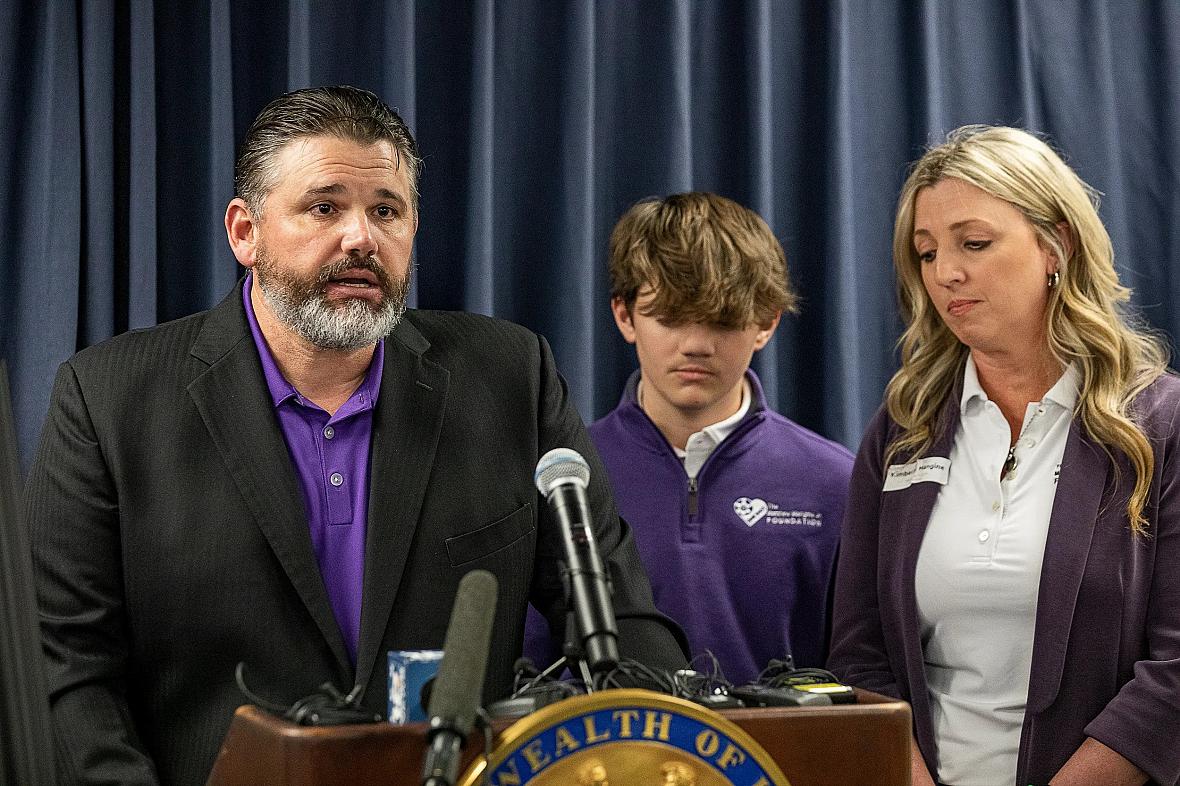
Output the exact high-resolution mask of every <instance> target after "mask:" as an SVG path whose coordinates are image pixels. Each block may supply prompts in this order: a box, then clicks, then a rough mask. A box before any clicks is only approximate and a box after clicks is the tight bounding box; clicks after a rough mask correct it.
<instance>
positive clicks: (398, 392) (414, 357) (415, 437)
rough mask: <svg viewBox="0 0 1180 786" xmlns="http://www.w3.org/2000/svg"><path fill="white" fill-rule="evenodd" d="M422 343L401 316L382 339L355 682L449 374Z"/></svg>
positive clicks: (420, 481)
mask: <svg viewBox="0 0 1180 786" xmlns="http://www.w3.org/2000/svg"><path fill="white" fill-rule="evenodd" d="M429 346H430V343H429V342H428V341H427V340H426V339H425V338H424V337H423V336H422V334H421V333H419V332H418V330H417V329H416V328H415V327H414V326H413V325H411V324H410V323H409V322H407V321H406V320H404V319H403V320H402V322H401V323H400V324H399V325H398V327H397V329H396V330H395V331H394V333H393V335H392V336H391V337H390V338H389V339H388V340H387V341H386V342H385V367H384V370H383V373H382V379H381V393H380V395H379V396H378V398H377V408H376V411H375V412H374V413H373V437H372V446H371V448H370V454H369V455H370V459H369V528H368V534H367V538H366V543H365V580H364V601H363V605H362V607H361V632H360V641H359V643H358V645H357V672H356V673H357V684H360V685H367V684H369V681H370V679H371V677H372V673H373V668H374V666H375V665H376V663H377V659H378V656H379V655H380V654H381V653H380V650H381V645H382V642H383V640H384V638H385V631H386V628H387V627H388V624H389V618H390V614H391V613H392V611H393V604H394V599H395V595H396V594H397V588H398V586H399V585H400V584H401V579H402V574H403V572H404V571H405V566H406V558H407V557H408V556H409V552H410V544H411V542H412V541H413V538H414V532H415V530H416V529H417V527H418V520H419V514H420V511H421V508H422V499H423V497H424V495H425V493H426V486H427V483H428V481H429V479H430V473H431V471H432V468H433V465H434V456H435V451H436V449H437V447H438V440H439V434H440V432H441V430H442V422H443V410H444V406H445V403H446V397H447V388H448V385H449V382H450V374H449V373H448V372H447V371H446V369H443V368H442V367H440V366H438V365H436V364H434V363H432V362H430V361H428V360H425V359H424V358H423V357H422V354H423V353H424V352H425V351H426V349H427V348H428V347H429Z"/></svg>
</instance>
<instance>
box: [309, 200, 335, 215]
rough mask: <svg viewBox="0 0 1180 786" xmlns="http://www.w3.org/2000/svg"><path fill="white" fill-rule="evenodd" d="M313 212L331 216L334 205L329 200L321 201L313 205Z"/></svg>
mask: <svg viewBox="0 0 1180 786" xmlns="http://www.w3.org/2000/svg"><path fill="white" fill-rule="evenodd" d="M311 212H313V213H315V214H316V215H317V216H329V215H331V214H332V206H331V205H329V204H328V203H327V202H320V203H319V204H317V205H312V206H311Z"/></svg>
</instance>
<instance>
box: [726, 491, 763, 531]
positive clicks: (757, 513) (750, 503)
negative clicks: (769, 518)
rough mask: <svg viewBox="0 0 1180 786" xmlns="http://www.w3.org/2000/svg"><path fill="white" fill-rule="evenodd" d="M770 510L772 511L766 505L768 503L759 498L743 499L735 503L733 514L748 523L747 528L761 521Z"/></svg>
mask: <svg viewBox="0 0 1180 786" xmlns="http://www.w3.org/2000/svg"><path fill="white" fill-rule="evenodd" d="M768 510H770V506H768V505H767V504H766V501H765V500H761V499H758V498H754V499H750V498H749V497H741V498H739V499H737V500H735V501H734V503H733V512H734V513H736V514H738V518H740V519H741V520H742V521H744V522H746V526H747V527H752V526H754V525H755V524H757V523H758V522H759V521H761V520H762V517H763V516H765V515H766V512H767V511H768Z"/></svg>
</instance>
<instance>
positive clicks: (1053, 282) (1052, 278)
mask: <svg viewBox="0 0 1180 786" xmlns="http://www.w3.org/2000/svg"><path fill="white" fill-rule="evenodd" d="M1060 283H1061V273H1060V272H1058V271H1056V270H1054V271H1053V272H1052V273H1050V274H1049V289H1053V288H1054V287H1056V286H1057V285H1058V284H1060Z"/></svg>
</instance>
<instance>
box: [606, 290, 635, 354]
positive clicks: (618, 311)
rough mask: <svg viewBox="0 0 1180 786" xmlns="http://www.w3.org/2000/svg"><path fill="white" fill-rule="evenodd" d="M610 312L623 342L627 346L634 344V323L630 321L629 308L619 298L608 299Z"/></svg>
mask: <svg viewBox="0 0 1180 786" xmlns="http://www.w3.org/2000/svg"><path fill="white" fill-rule="evenodd" d="M610 310H611V313H612V314H614V315H615V325H617V326H618V328H619V332H620V333H622V334H623V340H624V341H626V342H627V343H628V344H634V343H635V322H634V321H632V319H631V307H630V306H628V305H627V304H626V303H625V302H623V299H622V298H621V297H612V298H611V299H610Z"/></svg>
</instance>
